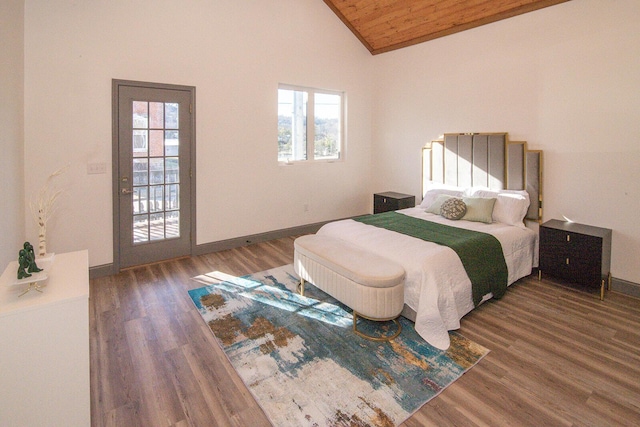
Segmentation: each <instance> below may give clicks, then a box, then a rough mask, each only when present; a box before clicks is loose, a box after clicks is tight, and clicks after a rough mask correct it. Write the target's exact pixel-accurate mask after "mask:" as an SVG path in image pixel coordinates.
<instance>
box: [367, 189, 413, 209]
mask: <svg viewBox="0 0 640 427" xmlns="http://www.w3.org/2000/svg"><path fill="white" fill-rule="evenodd" d="M415 205H416V197H415V196H411V195H409V194H402V193H396V192H394V191H387V192H386V193H376V194H374V195H373V213H374V214H377V213H382V212H388V211H397V210H398V209H405V208H412V207H414V206H415Z"/></svg>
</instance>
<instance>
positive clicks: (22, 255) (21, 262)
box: [18, 249, 31, 280]
mask: <svg viewBox="0 0 640 427" xmlns="http://www.w3.org/2000/svg"><path fill="white" fill-rule="evenodd" d="M29 265H30V262H29V256H28V255H27V251H25V250H24V249H20V252H18V280H20V279H24V278H25V277H31V274H30V273H27V269H28V268H29Z"/></svg>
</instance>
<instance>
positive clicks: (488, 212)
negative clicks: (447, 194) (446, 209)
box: [462, 197, 496, 224]
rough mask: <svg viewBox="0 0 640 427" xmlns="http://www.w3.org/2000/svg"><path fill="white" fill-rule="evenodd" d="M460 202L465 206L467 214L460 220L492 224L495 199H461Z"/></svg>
mask: <svg viewBox="0 0 640 427" xmlns="http://www.w3.org/2000/svg"><path fill="white" fill-rule="evenodd" d="M462 200H463V201H464V203H465V204H466V205H467V213H466V214H464V216H463V217H462V219H464V220H465V221H477V222H484V223H487V224H491V223H492V222H493V218H492V214H493V206H494V205H495V204H496V199H495V198H491V199H485V198H482V197H463V198H462Z"/></svg>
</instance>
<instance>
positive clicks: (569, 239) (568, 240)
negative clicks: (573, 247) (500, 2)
mask: <svg viewBox="0 0 640 427" xmlns="http://www.w3.org/2000/svg"><path fill="white" fill-rule="evenodd" d="M570 241H571V234H567V242H570Z"/></svg>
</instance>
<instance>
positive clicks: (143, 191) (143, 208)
mask: <svg viewBox="0 0 640 427" xmlns="http://www.w3.org/2000/svg"><path fill="white" fill-rule="evenodd" d="M147 206H149V198H148V197H147V187H133V213H134V214H143V213H147V212H149V211H148V210H147Z"/></svg>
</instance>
